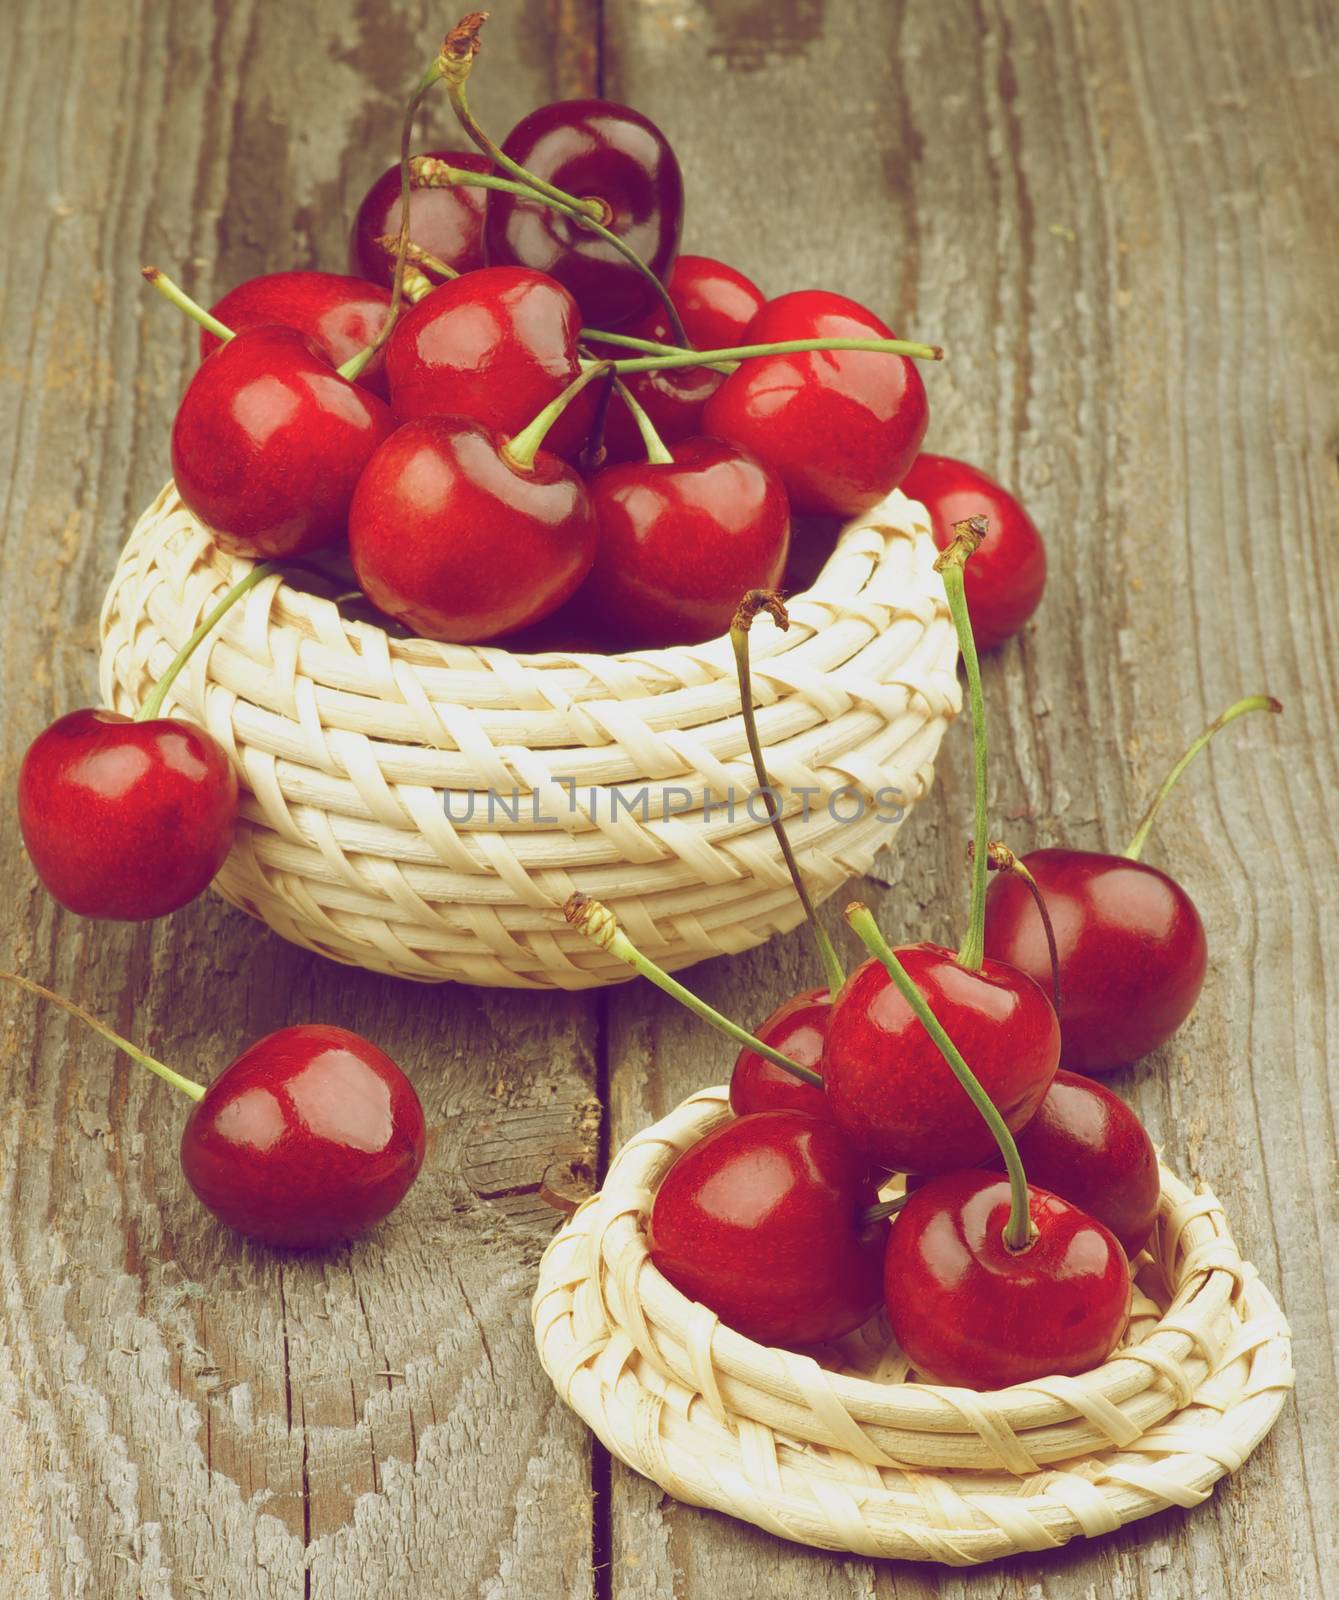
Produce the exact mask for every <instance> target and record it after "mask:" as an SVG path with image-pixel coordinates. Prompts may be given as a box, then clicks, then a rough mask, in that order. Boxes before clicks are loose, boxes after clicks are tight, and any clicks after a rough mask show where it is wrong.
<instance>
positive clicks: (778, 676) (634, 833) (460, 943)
mask: <svg viewBox="0 0 1339 1600" xmlns="http://www.w3.org/2000/svg"><path fill="white" fill-rule="evenodd" d="M935 554H936V552H935V548H934V544H933V541H932V539H931V536H930V533H929V525H928V521H927V518H926V515H925V512H924V509H923V508H922V507H921V506H919V505H918V504H916V503H915V502H913V501H910V500H908V499H907V498H906V497H905V496H903V495H902V494H900V493H898V492H896V491H894V493H893V494H891V495H890V496H889V497H888V499H887V500H886V501H884V502H883V504H882V505H880V506H877V507H875V508H874V510H872V511H870V512H868V513H867V514H866V515H864V516H863V517H860V518H858V519H856V520H855V521H854V522H851V523H849V524H848V525H847V526H846V527H845V528H844V529H843V530H842V532H841V534H840V536H839V537H838V539H837V542H836V546H835V549H834V550H833V552H832V554H831V556H830V557H829V559H828V560H827V562H826V564H825V565H824V566H823V568H822V570H821V572H820V573H819V574H818V576H817V578H816V579H815V580H814V582H813V584H812V585H811V587H809V588H808V589H806V590H805V591H804V592H803V593H801V594H797V595H795V596H794V598H793V599H791V600H790V601H789V602H788V604H789V609H790V615H791V627H790V630H789V632H787V633H784V634H783V633H781V632H780V631H779V630H777V629H776V628H774V627H773V626H772V625H771V623H770V622H767V621H765V620H763V621H760V622H759V623H757V624H756V625H755V627H754V629H753V636H752V654H753V663H754V666H753V678H754V695H755V703H756V705H757V707H758V723H759V731H760V734H761V737H762V740H763V745H764V748H765V749H766V752H767V760H768V767H769V772H770V774H771V777H772V781H773V782H774V783H775V784H777V785H778V786H779V787H781V788H783V789H785V790H787V791H789V794H788V802H789V815H790V816H791V818H792V820H791V828H792V837H793V838H794V842H795V845H796V848H797V850H798V852H799V854H800V858H801V861H802V863H803V865H804V868H805V871H806V874H807V875H808V878H809V881H810V884H811V886H812V889H813V892H814V896H815V898H816V899H821V898H823V897H825V896H827V895H829V894H831V893H832V892H833V891H834V890H835V889H836V888H838V887H839V885H840V884H842V883H843V882H844V881H845V880H846V879H848V878H849V877H851V876H853V875H858V874H860V873H862V872H865V871H867V870H868V869H869V867H870V864H871V862H872V861H873V859H874V856H875V853H876V852H877V850H878V849H879V847H880V846H882V845H884V844H886V843H888V842H889V840H890V839H891V838H892V837H893V835H894V833H895V831H896V827H897V825H898V822H899V821H900V819H901V816H902V815H903V814H905V812H906V811H907V810H909V809H910V808H911V806H912V805H914V804H915V802H916V801H917V800H919V799H920V797H921V796H922V795H923V794H924V793H925V791H926V789H927V788H928V787H929V784H930V781H931V777H932V773H933V763H934V758H935V755H936V753H937V751H938V748H939V741H940V739H941V737H942V735H943V732H944V729H945V728H946V727H947V725H948V723H949V721H950V720H951V719H952V717H953V716H954V715H955V713H956V712H957V710H958V708H959V704H960V694H959V688H958V682H957V677H956V663H957V644H956V639H955V636H954V630H953V625H952V621H951V619H950V617H949V614H948V608H947V605H946V602H945V598H944V590H943V584H942V581H941V580H940V578H939V577H938V575H937V574H936V573H935V572H934V568H933V563H934V558H935ZM251 565H252V563H250V562H248V561H246V560H243V559H241V558H238V557H235V556H229V555H226V554H225V553H224V552H223V551H221V550H220V549H219V548H218V547H217V545H216V544H215V543H214V541H213V540H212V538H211V537H210V535H209V534H208V532H207V531H206V530H205V529H204V528H202V527H201V526H200V524H199V523H197V522H196V521H195V519H194V518H193V517H192V516H191V515H190V513H189V512H188V511H187V510H186V509H185V508H184V506H183V505H182V504H181V501H180V499H179V498H178V496H177V494H176V490H175V488H174V486H173V485H172V484H168V485H167V487H166V488H165V489H164V490H163V491H162V493H161V494H160V495H159V496H158V498H157V500H156V501H155V502H154V503H153V505H152V506H150V508H149V509H148V511H147V512H145V514H144V516H143V517H141V519H140V521H139V523H138V524H137V526H136V528H135V530H134V532H133V533H132V534H131V536H130V539H129V541H128V543H127V544H126V547H125V550H124V551H123V553H122V555H121V559H120V562H119V564H118V566H117V569H116V573H115V575H114V577H113V579H112V583H111V587H110V589H109V591H108V594H107V598H106V602H105V604H104V606H103V613H102V661H101V686H102V695H103V703H104V704H105V705H108V706H110V707H112V708H114V709H116V710H118V711H122V712H126V713H131V714H133V713H134V711H135V710H136V709H137V708H138V706H139V705H140V704H141V703H142V702H143V700H144V699H145V698H146V697H147V695H148V693H149V691H150V689H151V688H152V686H153V684H154V682H155V681H156V680H157V678H158V677H159V676H160V675H161V674H162V672H163V671H164V670H165V669H166V667H167V665H168V663H169V662H170V661H171V659H172V656H173V654H174V653H175V651H176V650H177V649H178V647H179V646H180V645H181V644H182V643H183V642H184V641H185V640H186V639H187V638H188V637H189V635H190V633H191V632H192V630H193V629H194V628H195V627H196V625H197V624H198V623H199V622H200V620H201V618H202V617H203V616H204V615H205V614H206V612H207V611H208V610H209V609H210V607H211V606H213V605H214V604H215V603H216V602H217V601H218V600H219V599H220V598H221V596H222V595H223V594H224V593H225V591H226V590H227V589H228V588H229V587H230V586H231V585H232V584H234V583H236V582H238V581H239V580H240V579H241V578H243V577H244V576H245V575H246V574H247V572H248V571H249V570H250V569H251ZM350 586H351V585H350V583H349V580H348V578H347V577H346V578H344V579H343V580H342V581H341V580H340V579H339V577H338V575H336V576H335V578H334V581H328V579H323V577H322V575H321V574H320V573H312V572H310V571H299V570H298V569H297V568H294V569H292V570H291V571H286V572H285V573H284V574H282V575H279V574H276V575H275V576H274V577H273V578H270V579H267V580H265V581H264V582H262V583H261V584H259V585H258V586H257V587H256V588H255V589H254V590H253V591H252V592H251V593H250V594H248V595H246V596H245V597H244V598H243V599H242V600H241V601H240V602H239V603H238V604H237V605H236V606H235V607H234V609H233V610H232V611H231V612H230V613H229V614H228V615H227V617H226V618H225V619H224V620H223V622H222V623H221V624H220V626H219V627H218V628H217V629H216V630H215V632H214V633H213V634H212V635H211V636H210V638H209V639H208V640H206V641H205V643H204V644H202V645H201V646H200V648H199V649H198V650H197V651H196V653H195V654H194V655H193V656H192V658H191V660H190V663H189V665H188V666H187V668H186V670H185V671H184V672H183V673H182V675H181V676H180V677H179V678H178V679H177V682H176V684H175V685H174V686H173V693H172V695H171V697H170V699H169V702H168V708H167V709H168V710H169V711H171V710H176V711H178V712H179V713H181V714H183V715H185V716H187V717H190V718H192V719H194V720H196V721H198V722H200V723H202V724H203V725H204V726H205V727H206V728H208V730H209V731H210V732H211V733H212V734H213V735H214V736H215V738H217V739H218V740H219V742H220V743H221V744H222V745H223V747H224V748H225V749H226V750H227V751H228V752H229V753H230V755H231V756H232V758H233V761H234V763H235V765H236V768H237V772H238V775H239V777H240V779H241V783H242V787H243V793H242V811H241V821H240V824H239V827H238V831H237V839H236V843H235V845H234V847H233V850H232V853H231V855H230V856H229V857H228V860H227V862H226V863H225V864H224V866H223V869H222V870H221V872H220V873H219V875H218V878H217V879H216V880H215V887H216V888H217V889H218V890H219V892H220V893H221V894H223V895H224V896H225V898H227V899H228V900H230V901H232V902H233V904H234V905H238V906H240V907H242V909H243V910H245V911H248V912H250V913H251V914H252V915H253V916H256V917H259V918H261V919H262V920H263V921H265V922H267V923H268V924H269V925H270V926H271V927H272V928H273V929H275V930H276V932H278V933H280V934H282V935H283V936H284V938H286V939H291V940H292V941H294V942H295V943H297V944H300V945H304V946H306V947H307V948H308V949H311V950H316V951H318V952H320V953H321V954H322V955H326V956H329V957H331V958H332V959H334V960H336V961H343V962H347V963H350V964H352V965H357V966H362V967H367V968H369V969H371V970H373V971H377V972H386V973H391V974H394V975H396V976H399V977H405V978H416V979H421V980H425V981H429V982H434V981H436V982H440V981H443V980H446V979H459V980H462V981H464V982H466V983H475V984H490V985H509V986H515V987H527V988H561V989H581V988H588V987H591V986H594V985H598V984H606V983H613V982H617V981H621V980H623V979H625V978H627V977H628V976H629V973H628V970H627V968H626V967H624V966H623V965H622V964H621V963H620V962H618V961H617V960H616V959H614V958H613V957H611V956H609V955H607V954H606V953H605V952H603V951H601V950H598V949H596V948H595V947H594V946H592V945H591V944H589V943H588V942H587V940H586V939H585V938H584V937H583V936H582V935H581V934H580V933H578V932H577V931H576V930H575V929H572V928H569V927H568V926H567V924H566V922H565V921H564V919H563V915H562V907H563V903H564V901H565V900H566V899H567V898H568V896H569V895H570V894H572V893H573V891H575V890H582V891H584V892H585V893H587V894H589V895H591V896H593V897H595V898H597V899H600V900H603V901H605V902H606V903H607V904H609V905H610V906H611V907H612V908H613V910H614V911H615V912H616V913H617V915H618V917H619V918H620V920H621V921H622V923H623V925H624V927H625V928H626V930H627V932H628V934H629V935H630V936H631V937H632V939H633V940H634V941H635V942H636V943H637V944H638V945H640V946H641V948H642V949H643V950H644V951H645V952H646V954H647V955H649V956H651V957H652V958H653V959H655V960H657V961H659V962H660V963H661V964H662V965H664V966H667V967H683V966H687V965H689V964H691V963H692V962H695V961H700V960H703V959H704V958H706V957H708V956H715V955H721V954H725V953H733V952H737V951H741V950H746V949H749V948H751V947H752V946H754V945H757V944H760V943H762V941H763V940H764V939H766V938H768V937H770V936H771V935H772V934H773V933H777V932H781V931H784V930H786V929H789V928H792V927H794V926H795V925H796V923H797V922H798V921H799V920H800V909H799V905H798V903H797V901H796V899H795V895H794V892H793V890H792V889H791V886H790V882H789V879H788V878H787V875H786V871H785V867H784V864H783V862H782V860H781V857H780V853H779V851H778V849H777V846H776V842H775V840H774V838H773V836H772V832H771V829H770V827H769V826H768V822H767V813H766V807H765V804H764V802H763V797H762V796H761V795H758V794H756V793H755V792H754V785H755V780H754V776H753V768H752V765H751V763H750V761H749V756H748V747H747V744H746V742H745V737H744V724H743V719H742V717H741V715H740V711H739V691H738V686H737V683H736V679H735V669H734V658H733V654H732V652H731V649H730V643H729V640H728V638H720V639H714V640H712V641H710V642H709V643H707V644H704V645H701V646H694V647H691V648H676V649H668V650H646V651H632V652H626V653H623V654H618V655H600V654H595V653H585V652H581V651H576V652H571V653H567V652H556V651H555V652H551V653H548V654H540V655H522V654H516V653H513V652H512V651H510V650H505V649H500V648H497V647H488V646H468V645H448V644H438V643H434V642H432V641H430V640H425V639H417V638H413V637H407V636H403V635H400V634H397V633H396V632H395V631H394V630H393V629H392V628H390V627H389V626H388V625H387V624H386V623H385V619H384V618H381V619H378V618H377V617H376V614H375V613H373V612H371V611H370V609H369V608H367V607H366V605H365V603H360V601H359V599H358V597H355V598H354V600H353V602H349V601H348V599H347V597H341V599H340V601H339V602H338V603H337V600H336V598H335V596H337V595H338V594H339V591H340V589H341V588H345V589H347V588H349V587H350ZM880 792H882V798H880ZM750 796H752V797H753V798H752V803H751V804H750V803H749V797H750Z"/></svg>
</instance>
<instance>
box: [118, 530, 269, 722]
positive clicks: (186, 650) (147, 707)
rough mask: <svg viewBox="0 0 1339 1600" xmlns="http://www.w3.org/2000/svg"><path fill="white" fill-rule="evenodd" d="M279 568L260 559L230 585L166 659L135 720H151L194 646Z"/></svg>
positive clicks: (192, 652)
mask: <svg viewBox="0 0 1339 1600" xmlns="http://www.w3.org/2000/svg"><path fill="white" fill-rule="evenodd" d="M278 570H279V567H278V564H277V563H276V562H273V561H263V562H261V564H260V565H259V566H258V567H252V569H251V571H250V572H248V573H247V575H246V577H245V578H242V579H241V580H240V581H239V582H237V583H235V584H233V586H232V588H231V589H229V590H228V592H227V593H226V594H225V595H224V596H223V598H222V599H221V600H220V601H219V603H218V604H217V605H216V606H214V607H213V608H212V609H211V610H210V611H208V612H206V614H205V617H204V619H203V621H202V622H201V623H200V626H199V627H198V628H197V629H196V630H195V632H194V633H193V634H191V636H190V638H189V639H187V641H186V643H185V644H184V645H182V647H181V649H180V650H178V651H177V653H176V655H174V656H173V657H172V659H171V661H169V662H168V664H167V670H166V672H164V673H163V675H162V677H161V678H159V680H158V682H157V683H156V684H154V686H153V689H152V690H151V691H150V693H149V697H148V699H147V700H145V702H144V704H143V705H142V706H141V707H140V708H139V710H138V711H137V712H136V714H135V721H136V722H150V721H152V719H153V718H154V717H156V716H157V715H158V713H159V712H160V711H161V710H162V709H163V702H164V701H165V700H166V699H167V694H168V690H169V689H171V687H172V685H173V684H174V683H175V682H176V681H177V677H178V675H179V673H180V672H181V669H182V668H183V667H184V666H185V665H186V663H187V662H188V661H189V660H190V659H191V657H192V656H193V655H194V654H195V651H196V648H197V646H199V645H200V644H201V643H202V642H203V640H204V639H206V638H207V637H208V636H209V635H210V634H211V633H212V632H213V631H214V629H215V628H216V627H217V626H218V625H219V623H220V622H222V620H223V619H224V617H226V616H227V614H228V613H229V611H231V610H232V608H233V607H234V606H235V605H236V604H237V602H238V601H239V600H240V599H241V598H242V596H243V595H244V594H249V593H250V591H251V590H252V589H254V588H255V587H256V585H257V584H258V583H263V582H264V580H265V579H266V578H268V577H270V576H272V575H273V574H274V573H276V572H278Z"/></svg>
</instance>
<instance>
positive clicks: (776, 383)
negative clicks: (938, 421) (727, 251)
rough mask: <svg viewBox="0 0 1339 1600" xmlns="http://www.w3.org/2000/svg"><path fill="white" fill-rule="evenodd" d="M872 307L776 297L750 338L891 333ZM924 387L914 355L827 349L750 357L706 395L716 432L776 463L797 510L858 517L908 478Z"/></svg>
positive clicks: (919, 435)
mask: <svg viewBox="0 0 1339 1600" xmlns="http://www.w3.org/2000/svg"><path fill="white" fill-rule="evenodd" d="M891 337H892V334H891V332H890V331H889V329H888V328H887V327H885V325H884V324H883V323H882V322H880V320H879V319H878V317H876V316H875V315H874V314H873V312H871V311H868V310H866V308H865V307H864V306H862V305H859V304H858V303H857V302H856V301H854V300H848V299H847V298H846V296H845V295H839V294H830V293H828V292H827V291H826V290H822V289H805V290H800V291H798V292H796V293H794V294H784V295H781V296H780V297H779V298H778V299H776V300H769V301H768V302H767V304H766V305H764V306H763V308H762V310H761V311H759V312H758V314H757V316H756V317H754V319H753V321H752V322H751V323H750V324H749V326H748V329H747V331H746V332H745V334H744V336H743V340H744V343H746V344H771V343H774V342H776V341H779V340H791V339H818V338H836V339H848V338H849V339H870V338H877V339H888V338H891ZM928 416H929V413H928V409H927V406H926V400H925V387H924V385H923V384H922V383H921V378H920V374H919V373H918V372H917V371H916V368H915V366H914V365H913V363H912V362H911V361H909V360H908V359H907V358H906V357H905V356H893V355H885V354H882V353H878V352H874V351H869V350H828V351H821V352H816V351H815V352H803V353H797V354H788V355H772V356H761V357H756V358H754V359H751V360H748V361H744V362H743V363H742V364H741V365H740V367H739V369H738V371H736V372H733V373H731V375H730V376H729V377H728V378H727V379H726V380H725V382H724V383H723V384H722V385H721V386H720V388H719V389H717V390H716V392H715V394H714V395H712V397H711V399H710V400H708V402H707V407H706V411H705V413H704V417H703V421H704V426H705V431H706V432H707V433H712V434H716V435H717V436H718V437H720V438H723V439H731V440H733V441H734V442H735V443H736V444H741V445H743V446H744V447H745V449H747V450H751V451H752V452H753V453H754V455H756V456H758V458H759V459H760V460H762V461H764V462H766V464H767V465H768V466H769V467H771V468H772V470H773V471H774V472H776V473H777V475H778V476H779V477H780V478H781V481H782V482H783V483H784V484H785V486H786V491H787V493H788V494H789V495H790V499H791V504H792V506H793V507H794V508H795V509H796V510H797V511H808V512H815V513H820V514H828V515H833V516H856V515H858V514H859V513H860V512H862V511H867V510H869V508H870V507H871V506H874V505H877V504H878V502H879V501H880V500H882V499H883V498H884V496H885V495H887V494H888V493H889V492H890V491H891V490H892V489H895V488H896V487H897V485H898V484H899V483H900V482H901V481H902V479H903V478H904V477H905V475H906V473H907V471H908V469H909V468H910V466H911V463H912V462H913V461H914V460H915V457H916V453H917V451H918V450H919V449H920V446H921V440H922V439H923V438H924V436H925V428H926V423H927V420H928Z"/></svg>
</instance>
